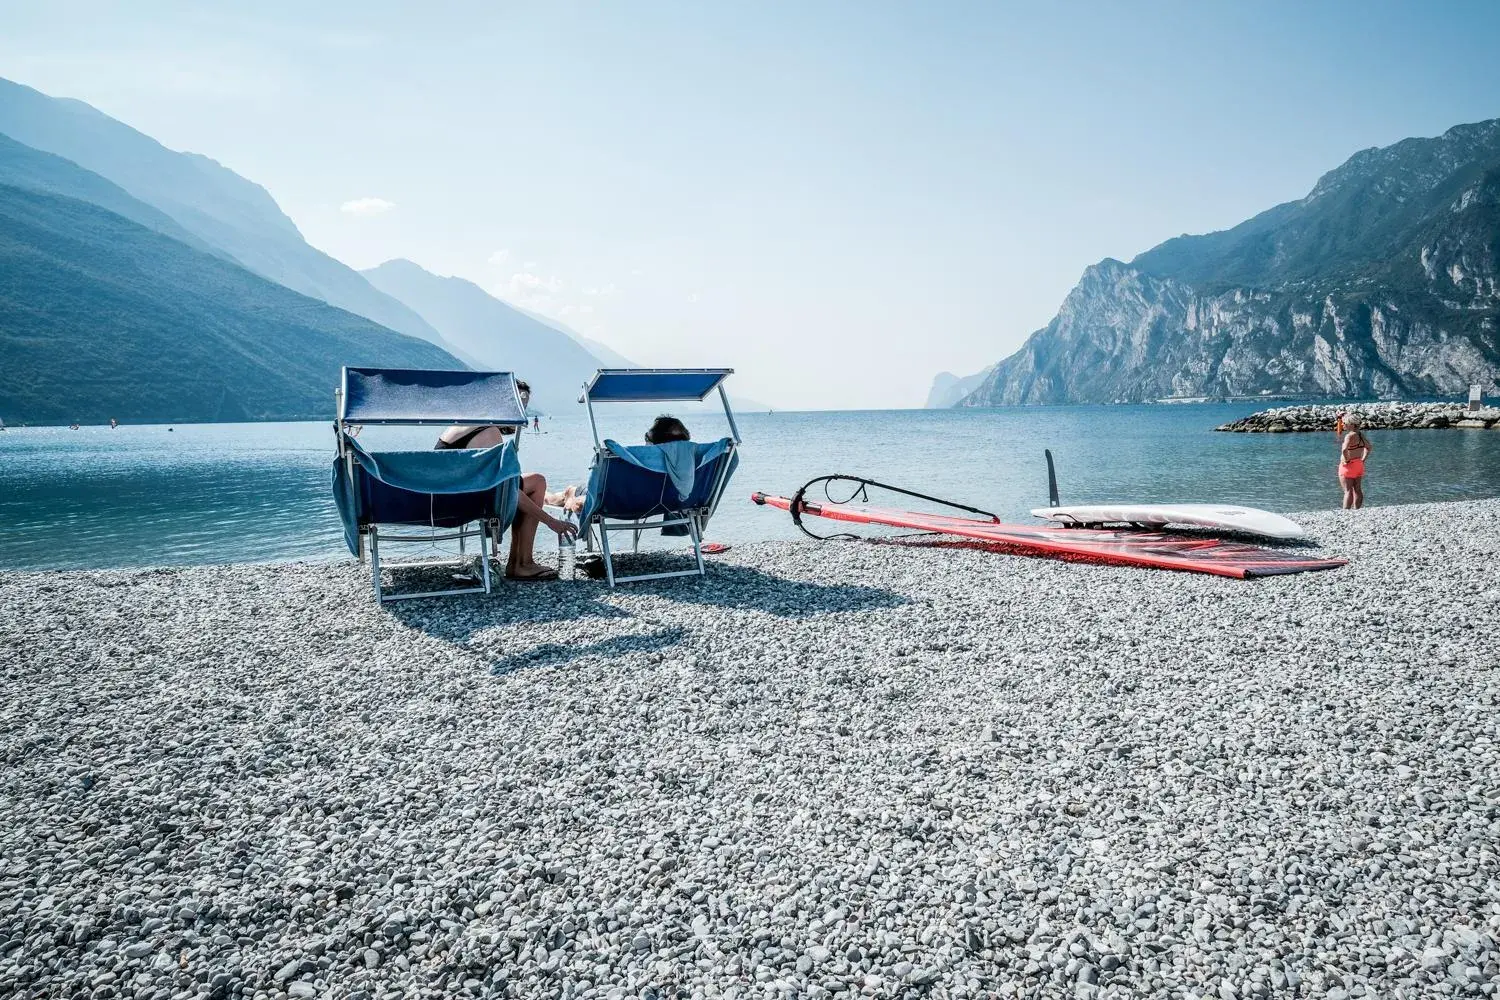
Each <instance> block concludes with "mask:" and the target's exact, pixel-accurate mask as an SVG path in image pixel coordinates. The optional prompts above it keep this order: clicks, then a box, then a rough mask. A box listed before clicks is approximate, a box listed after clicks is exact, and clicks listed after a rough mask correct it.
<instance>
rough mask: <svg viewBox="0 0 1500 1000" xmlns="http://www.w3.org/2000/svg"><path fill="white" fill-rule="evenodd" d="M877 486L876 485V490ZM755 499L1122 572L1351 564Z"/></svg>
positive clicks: (1250, 572)
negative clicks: (1118, 567)
mask: <svg viewBox="0 0 1500 1000" xmlns="http://www.w3.org/2000/svg"><path fill="white" fill-rule="evenodd" d="M872 485H878V484H872ZM750 499H751V500H753V501H754V502H756V503H758V504H763V505H765V506H768V507H778V508H780V509H781V510H785V511H791V512H792V513H793V516H797V517H799V524H800V517H801V516H807V515H809V514H811V515H813V516H815V517H822V518H827V519H828V520H831V521H843V522H846V523H850V524H879V525H885V526H886V527H891V528H904V529H906V530H909V531H931V532H938V533H941V534H945V535H958V536H959V537H961V538H972V539H976V540H978V541H981V542H988V543H992V544H995V545H999V546H1004V547H1006V548H1007V549H1010V550H1012V551H1014V552H1016V553H1017V554H1021V555H1045V556H1055V557H1058V558H1062V559H1086V560H1090V561H1094V562H1103V563H1113V564H1116V565H1122V566H1149V567H1152V568H1155V569H1176V570H1186V571H1188V572H1192V573H1211V574H1213V575H1215V576H1228V577H1234V578H1235V579H1239V580H1244V579H1249V578H1250V577H1257V576H1279V575H1284V574H1287V573H1305V572H1308V571H1311V570H1321V569H1337V568H1338V567H1340V566H1343V565H1345V564H1346V563H1347V562H1348V560H1347V559H1314V558H1310V557H1308V556H1305V555H1302V554H1300V553H1297V552H1290V551H1283V550H1279V549H1264V548H1261V547H1260V546H1258V545H1249V544H1246V543H1244V542H1233V541H1225V540H1224V539H1220V538H1207V537H1203V536H1199V535H1174V534H1168V533H1165V532H1159V531H1109V530H1096V529H1090V528H1056V527H1053V528H1044V527H1032V526H1030V525H1025V524H1006V523H1004V522H1002V521H1000V520H999V519H995V520H980V519H978V518H972V517H953V516H950V515H946V514H922V513H915V512H912V511H904V510H891V509H889V508H885V507H865V506H857V507H856V506H849V505H847V504H838V503H814V502H812V501H809V500H802V501H800V502H797V504H796V507H797V509H796V510H795V511H793V509H792V508H793V503H794V501H793V500H790V499H788V498H786V497H778V496H768V495H766V494H764V493H753V494H751V496H750Z"/></svg>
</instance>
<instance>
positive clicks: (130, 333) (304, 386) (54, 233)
mask: <svg viewBox="0 0 1500 1000" xmlns="http://www.w3.org/2000/svg"><path fill="white" fill-rule="evenodd" d="M75 179H76V178H75ZM125 207H128V206H125ZM144 209H145V207H144V206H141V209H140V210H144ZM140 210H137V212H139V211H140ZM0 360H3V363H0V417H3V418H4V419H5V420H6V421H7V422H10V423H59V424H60V423H67V422H69V421H72V420H80V421H85V422H103V421H105V420H107V419H109V418H110V417H117V418H119V419H121V420H127V421H132V422H140V421H178V420H264V419H281V420H300V419H323V418H328V417H329V416H330V415H331V414H332V412H333V390H334V388H335V387H336V386H337V384H338V373H339V367H340V365H343V364H375V365H390V366H396V367H419V368H421V367H439V368H450V367H453V365H454V364H455V362H454V360H453V359H452V358H451V357H450V356H448V355H447V354H445V353H444V352H443V351H442V350H440V349H439V348H437V347H436V346H434V345H432V344H429V343H427V342H425V341H422V340H418V339H416V338H412V337H407V336H404V335H402V334H399V333H396V332H394V331H392V330H389V329H386V328H385V327H382V326H380V325H378V324H376V323H373V322H371V321H370V320H368V319H365V318H364V317H361V316H356V315H354V314H352V313H348V312H345V311H344V310H341V309H337V308H335V307H333V306H330V305H328V304H327V303H324V302H320V301H318V300H316V299H313V298H309V297H307V296H304V295H300V294H298V293H296V292H293V291H291V290H290V289H287V288H285V287H283V286H281V285H278V284H276V283H274V282H271V281H267V280H266V279H264V278H261V277H259V276H258V275H255V274H252V273H251V272H250V271H248V270H246V269H245V268H243V267H241V266H239V265H238V264H236V263H234V262H232V261H229V260H226V259H224V258H222V257H218V256H215V255H212V254H209V253H205V252H203V251H201V250H198V249H195V248H193V247H192V246H189V245H188V244H186V243H184V242H181V241H179V240H177V239H174V238H172V237H171V236H167V235H164V234H162V233H161V232H158V231H154V230H152V229H148V228H146V227H144V226H142V225H140V224H138V223H137V222H135V221H134V220H133V219H131V218H127V217H126V216H125V215H122V214H117V213H115V212H111V211H108V210H106V209H104V208H101V207H99V206H98V205H95V204H91V203H89V202H85V201H81V200H79V199H76V198H67V197H62V196H60V195H57V194H54V193H50V192H48V191H43V190H28V189H25V188H21V187H16V186H13V185H9V184H0Z"/></svg>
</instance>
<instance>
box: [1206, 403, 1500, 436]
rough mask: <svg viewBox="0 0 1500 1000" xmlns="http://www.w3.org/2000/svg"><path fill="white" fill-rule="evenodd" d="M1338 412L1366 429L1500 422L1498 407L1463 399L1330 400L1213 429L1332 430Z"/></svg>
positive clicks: (1468, 426)
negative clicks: (1472, 405) (1352, 417)
mask: <svg viewBox="0 0 1500 1000" xmlns="http://www.w3.org/2000/svg"><path fill="white" fill-rule="evenodd" d="M1340 413H1348V414H1354V415H1356V416H1358V417H1359V419H1360V421H1361V422H1362V423H1363V424H1364V427H1365V429H1366V430H1374V431H1396V430H1433V429H1440V428H1446V427H1458V428H1463V429H1468V430H1486V429H1489V428H1493V427H1495V426H1496V425H1497V424H1500V408H1496V407H1493V406H1489V407H1485V408H1484V409H1481V410H1470V409H1469V408H1468V407H1467V406H1466V405H1465V404H1463V403H1394V402H1392V403H1332V404H1303V405H1299V406H1278V407H1276V408H1274V409H1270V410H1261V411H1260V412H1259V413H1252V414H1250V416H1248V417H1242V418H1241V419H1239V420H1234V421H1231V422H1229V423H1227V424H1220V425H1219V426H1218V427H1215V428H1214V430H1216V431H1236V432H1251V433H1255V432H1260V433H1266V434H1283V433H1296V432H1299V431H1331V430H1333V424H1334V420H1335V419H1337V417H1338V415H1339V414H1340Z"/></svg>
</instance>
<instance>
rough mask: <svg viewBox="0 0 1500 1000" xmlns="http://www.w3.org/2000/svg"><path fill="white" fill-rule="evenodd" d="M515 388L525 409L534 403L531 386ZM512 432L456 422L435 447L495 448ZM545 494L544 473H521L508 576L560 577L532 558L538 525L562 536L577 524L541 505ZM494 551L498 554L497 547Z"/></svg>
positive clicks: (571, 532)
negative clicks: (544, 526) (557, 516)
mask: <svg viewBox="0 0 1500 1000" xmlns="http://www.w3.org/2000/svg"><path fill="white" fill-rule="evenodd" d="M516 389H517V391H518V392H520V394H521V405H522V407H523V408H524V407H526V406H527V405H529V404H530V402H531V386H529V385H527V384H526V383H525V382H522V381H521V380H520V379H517V380H516ZM512 433H514V430H513V428H509V427H499V426H496V425H494V424H484V425H479V426H472V425H464V424H455V425H454V426H452V427H449V428H448V429H446V430H444V431H443V433H442V434H440V435H438V440H437V444H436V445H435V447H437V448H493V447H494V446H495V445H497V444H499V443H500V442H502V441H504V440H505V438H506V436H507V435H509V434H512ZM546 496H547V478H546V477H545V476H543V475H542V474H541V473H540V472H528V473H525V474H524V475H522V476H521V493H520V495H519V496H518V497H517V498H516V519H515V521H514V522H513V523H512V524H511V527H510V557H509V558H508V559H507V560H506V563H505V575H506V576H507V577H509V578H510V579H512V580H555V579H557V570H555V569H553V568H552V567H550V566H543V565H541V564H540V563H538V562H537V561H536V560H535V559H534V558H533V552H532V550H533V549H534V548H535V545H536V529H537V525H538V524H545V525H546V526H547V527H549V528H551V529H552V530H553V531H555V532H557V533H558V535H560V536H563V537H568V538H571V537H573V536H574V535H577V534H578V527H577V525H574V524H570V523H569V522H567V521H564V520H562V519H561V518H556V517H553V516H552V515H551V514H548V513H547V512H546V511H545V510H544V509H543V508H542V505H543V504H544V503H545V502H546ZM495 554H496V556H498V555H499V552H498V550H497V551H496V553H495Z"/></svg>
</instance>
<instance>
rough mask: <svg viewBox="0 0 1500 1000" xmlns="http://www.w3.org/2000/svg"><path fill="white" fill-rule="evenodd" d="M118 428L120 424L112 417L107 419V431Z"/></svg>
mask: <svg viewBox="0 0 1500 1000" xmlns="http://www.w3.org/2000/svg"><path fill="white" fill-rule="evenodd" d="M118 426H120V422H119V421H118V420H116V419H115V418H114V417H110V418H109V429H110V430H114V429H115V428H116V427H118Z"/></svg>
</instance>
